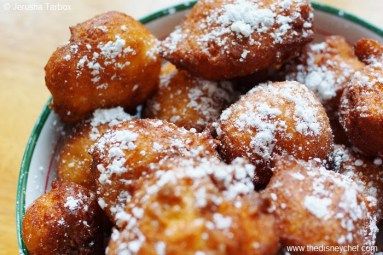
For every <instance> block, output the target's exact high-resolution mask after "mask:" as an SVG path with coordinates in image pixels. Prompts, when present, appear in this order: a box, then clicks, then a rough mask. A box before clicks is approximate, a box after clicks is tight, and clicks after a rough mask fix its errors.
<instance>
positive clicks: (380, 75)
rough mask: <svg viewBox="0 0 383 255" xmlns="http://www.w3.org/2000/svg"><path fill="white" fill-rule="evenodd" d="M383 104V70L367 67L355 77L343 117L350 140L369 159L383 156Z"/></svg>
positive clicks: (343, 100) (344, 98) (347, 91)
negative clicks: (369, 157)
mask: <svg viewBox="0 0 383 255" xmlns="http://www.w3.org/2000/svg"><path fill="white" fill-rule="evenodd" d="M382 105H383V68H378V67H373V66H366V67H365V68H364V69H362V70H361V71H358V72H356V73H355V74H354V75H353V76H352V77H351V79H350V81H349V83H348V85H347V87H346V89H345V90H344V92H343V95H342V98H341V105H340V109H339V114H340V122H341V124H342V126H343V128H344V130H345V131H346V134H347V136H348V139H349V140H350V142H351V143H352V145H353V146H355V147H356V148H357V149H358V150H359V151H360V152H362V153H363V154H364V155H367V156H371V157H374V156H383V129H382V127H383V108H382Z"/></svg>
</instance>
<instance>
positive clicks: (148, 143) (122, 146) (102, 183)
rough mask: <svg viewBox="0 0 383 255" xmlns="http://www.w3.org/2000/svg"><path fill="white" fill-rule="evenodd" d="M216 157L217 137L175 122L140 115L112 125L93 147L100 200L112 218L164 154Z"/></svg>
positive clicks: (168, 155)
mask: <svg viewBox="0 0 383 255" xmlns="http://www.w3.org/2000/svg"><path fill="white" fill-rule="evenodd" d="M175 156H184V157H188V156H189V157H200V156H212V157H216V156H217V152H216V150H215V141H214V140H213V139H212V138H211V136H210V135H209V134H207V133H195V132H191V131H187V130H186V129H183V128H179V127H177V126H175V125H174V124H171V123H168V122H165V121H161V120H150V119H138V120H132V121H128V122H125V123H122V124H121V125H120V126H117V127H112V128H110V129H109V130H108V131H107V132H106V133H105V134H104V135H102V136H101V137H100V138H99V140H98V141H97V143H96V144H95V146H94V148H93V149H92V158H93V167H94V171H96V172H97V176H98V179H97V182H96V185H97V188H98V191H97V193H98V196H99V203H100V205H101V207H102V208H103V209H104V210H105V211H106V213H107V214H108V216H109V217H110V219H111V220H112V221H114V216H115V215H116V214H117V213H118V211H119V210H120V209H121V208H123V206H124V205H125V203H126V201H128V200H129V199H130V197H131V193H132V192H133V191H134V189H135V184H136V180H137V179H139V178H141V177H143V176H144V175H145V174H146V173H148V172H150V171H151V165H152V164H153V163H157V162H158V161H159V160H161V159H163V158H165V157H175Z"/></svg>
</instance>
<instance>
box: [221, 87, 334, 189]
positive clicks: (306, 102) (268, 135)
mask: <svg viewBox="0 0 383 255" xmlns="http://www.w3.org/2000/svg"><path fill="white" fill-rule="evenodd" d="M216 129H217V134H218V139H219V140H220V141H221V143H222V148H221V152H222V154H223V155H224V157H225V159H226V160H228V161H230V160H232V159H234V158H236V157H245V158H247V159H249V160H250V161H251V162H252V163H254V164H256V165H258V166H265V165H268V164H269V163H270V162H272V159H273V157H274V156H275V155H276V154H282V153H285V152H286V153H288V154H291V155H294V156H295V157H297V158H300V159H305V160H307V159H310V158H323V159H324V158H326V157H327V156H328V154H329V153H330V152H331V148H332V143H333V142H332V133H331V129H330V124H329V120H328V118H327V115H326V112H325V110H324V108H323V106H322V105H321V104H320V103H319V101H318V100H317V98H316V97H315V96H314V94H313V93H312V92H311V91H309V90H308V89H307V87H305V86H304V85H302V84H300V83H298V82H292V81H287V82H276V83H265V84H261V85H259V86H257V87H255V88H253V89H252V90H250V91H249V92H248V93H247V94H246V95H244V96H242V97H241V99H240V100H239V101H238V102H236V103H235V104H233V105H231V106H230V107H229V108H228V109H226V110H225V111H223V113H222V115H221V117H220V122H219V124H218V127H217V128H216ZM262 169H263V168H258V169H257V170H259V171H257V172H258V175H259V176H257V178H258V180H257V181H256V182H259V184H260V185H261V186H262V185H264V184H265V183H267V181H268V179H269V177H270V175H271V172H270V171H268V170H267V168H266V169H264V170H262Z"/></svg>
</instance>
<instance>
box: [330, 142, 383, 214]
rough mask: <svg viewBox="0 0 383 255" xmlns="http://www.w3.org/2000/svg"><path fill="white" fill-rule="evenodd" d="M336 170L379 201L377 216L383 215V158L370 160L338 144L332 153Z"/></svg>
mask: <svg viewBox="0 0 383 255" xmlns="http://www.w3.org/2000/svg"><path fill="white" fill-rule="evenodd" d="M330 162H331V167H332V169H333V170H334V171H336V172H338V173H341V174H344V175H347V176H349V177H350V178H351V179H353V180H354V181H355V182H356V183H357V184H358V185H359V186H360V187H361V189H362V190H363V191H364V193H365V195H366V196H367V198H368V199H369V200H370V201H371V202H372V203H377V212H376V213H377V218H378V220H380V219H382V218H383V217H382V216H383V212H382V210H383V165H382V158H375V159H373V160H370V159H368V158H366V157H364V156H362V155H360V154H358V153H356V152H353V151H352V150H351V149H349V148H347V147H345V146H342V145H336V146H335V148H334V151H333V152H332V153H331V155H330Z"/></svg>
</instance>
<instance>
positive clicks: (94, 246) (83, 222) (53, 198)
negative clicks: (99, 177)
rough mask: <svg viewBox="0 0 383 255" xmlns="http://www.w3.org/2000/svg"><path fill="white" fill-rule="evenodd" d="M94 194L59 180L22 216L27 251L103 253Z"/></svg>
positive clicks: (100, 221)
mask: <svg viewBox="0 0 383 255" xmlns="http://www.w3.org/2000/svg"><path fill="white" fill-rule="evenodd" d="M101 217H102V216H101V210H100V208H99V206H98V205H97V200H96V196H95V194H93V193H92V192H91V191H89V190H88V189H85V188H83V187H82V186H80V185H77V184H74V183H58V184H56V186H54V187H53V189H52V190H51V191H49V192H48V193H46V194H44V195H42V196H41V197H39V198H38V199H37V200H36V201H35V202H34V203H33V204H32V205H31V206H30V207H29V208H28V209H27V211H26V213H25V216H24V219H23V230H22V234H23V240H24V243H25V245H26V247H27V249H28V252H29V254H36V255H37V254H41V255H48V254H52V255H53V254H68V255H69V254H102V247H101V245H102V229H101V225H102V218H101Z"/></svg>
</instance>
